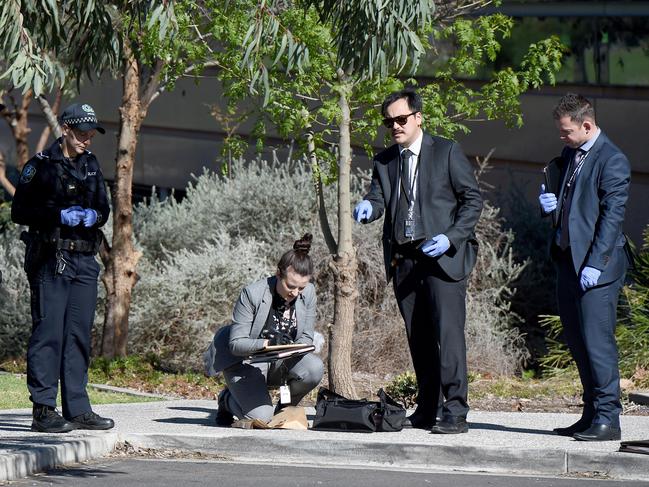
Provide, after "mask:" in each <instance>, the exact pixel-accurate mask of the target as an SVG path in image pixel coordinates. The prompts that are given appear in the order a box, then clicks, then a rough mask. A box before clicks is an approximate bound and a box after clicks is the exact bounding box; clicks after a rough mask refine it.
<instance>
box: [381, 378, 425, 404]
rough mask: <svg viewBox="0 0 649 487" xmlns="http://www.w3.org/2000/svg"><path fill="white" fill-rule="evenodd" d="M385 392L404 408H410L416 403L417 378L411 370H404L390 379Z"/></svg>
mask: <svg viewBox="0 0 649 487" xmlns="http://www.w3.org/2000/svg"><path fill="white" fill-rule="evenodd" d="M385 392H387V393H388V394H389V395H390V396H391V397H392V399H394V400H395V401H398V402H400V403H401V404H402V405H403V407H404V408H406V409H411V408H413V407H415V404H417V392H418V388H417V378H416V377H415V374H414V373H413V372H404V373H403V374H400V375H397V376H396V377H395V378H394V379H392V380H391V381H390V382H389V383H388V385H387V386H385Z"/></svg>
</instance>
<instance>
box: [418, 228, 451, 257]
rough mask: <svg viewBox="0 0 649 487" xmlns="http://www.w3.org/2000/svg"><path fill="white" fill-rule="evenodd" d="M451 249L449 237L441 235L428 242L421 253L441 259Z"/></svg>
mask: <svg viewBox="0 0 649 487" xmlns="http://www.w3.org/2000/svg"><path fill="white" fill-rule="evenodd" d="M450 247H451V242H449V240H448V237H447V236H446V235H444V234H443V233H440V234H439V235H437V236H436V237H433V238H431V239H430V240H426V241H425V242H424V243H423V244H422V246H421V251H422V252H423V253H424V254H426V255H427V256H429V257H439V256H440V255H442V254H443V253H444V252H446V251H447V250H448V249H449V248H450Z"/></svg>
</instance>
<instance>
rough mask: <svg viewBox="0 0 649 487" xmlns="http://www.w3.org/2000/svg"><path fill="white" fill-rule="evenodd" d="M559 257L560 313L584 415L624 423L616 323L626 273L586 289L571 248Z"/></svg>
mask: <svg viewBox="0 0 649 487" xmlns="http://www.w3.org/2000/svg"><path fill="white" fill-rule="evenodd" d="M618 250H619V251H620V252H622V251H623V250H622V249H621V248H620V249H618ZM555 256H556V263H557V302H558V305H559V316H560V317H561V323H562V325H563V331H564V334H565V338H566V342H567V343H568V348H569V349H570V352H571V353H572V357H573V358H574V360H575V362H576V363H577V369H578V370H579V377H580V379H581V384H582V387H583V389H584V392H583V401H584V409H583V413H582V417H583V418H584V419H585V420H588V421H591V423H595V424H607V425H611V426H613V427H619V426H620V418H619V416H620V413H621V412H622V405H621V403H620V371H619V367H618V352H617V344H616V342H615V325H616V309H617V303H618V299H619V296H620V290H621V289H622V285H623V283H624V274H622V275H621V276H620V277H619V278H618V279H616V280H615V281H613V282H610V283H605V284H603V285H599V286H595V287H592V288H590V289H587V290H586V291H585V292H584V291H582V289H581V287H580V285H579V276H578V275H577V273H576V272H575V269H574V266H573V263H572V257H571V254H570V248H568V249H567V250H566V251H565V252H561V251H558V252H556V253H555ZM621 258H622V257H621Z"/></svg>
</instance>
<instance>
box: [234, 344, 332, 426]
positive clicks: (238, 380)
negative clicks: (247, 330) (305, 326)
mask: <svg viewBox="0 0 649 487" xmlns="http://www.w3.org/2000/svg"><path fill="white" fill-rule="evenodd" d="M323 373H324V366H323V364H322V360H321V359H320V357H318V356H317V355H315V354H313V353H308V354H306V355H303V356H301V357H295V358H292V359H286V360H277V361H275V362H271V363H269V362H259V363H254V364H245V363H238V364H235V365H233V366H231V367H228V368H227V369H225V370H224V371H223V377H224V378H225V384H226V386H227V387H228V392H227V393H226V395H225V405H226V408H227V409H228V411H230V412H231V413H232V414H234V415H235V416H236V417H237V418H239V419H259V420H261V421H264V422H265V423H268V422H269V421H270V420H271V419H272V417H273V412H274V409H273V401H272V399H271V397H270V394H269V393H268V387H269V386H270V387H278V386H280V385H282V381H283V380H286V384H287V385H288V387H289V390H290V391H291V406H297V404H298V403H299V402H300V400H301V399H302V398H303V397H304V396H306V395H307V394H308V393H309V392H310V391H312V390H313V389H315V388H316V387H317V386H318V385H319V384H320V381H321V380H322V375H323Z"/></svg>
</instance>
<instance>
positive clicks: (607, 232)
mask: <svg viewBox="0 0 649 487" xmlns="http://www.w3.org/2000/svg"><path fill="white" fill-rule="evenodd" d="M574 155H575V149H571V148H569V147H565V148H564V149H563V152H562V153H561V156H562V158H563V160H564V168H563V177H562V180H563V181H564V184H562V186H561V191H560V192H559V195H558V202H559V206H558V207H557V212H558V213H559V214H561V204H562V202H563V192H564V190H565V178H566V177H568V175H567V168H568V165H569V164H568V162H569V161H570V160H572V158H574ZM630 181H631V166H630V164H629V161H628V159H627V158H626V156H625V155H624V154H623V153H622V151H621V150H620V149H619V148H618V147H617V146H616V145H615V144H613V142H611V140H610V139H609V138H608V137H607V136H606V135H605V134H604V132H600V134H599V137H597V140H596V141H595V144H594V145H593V147H592V148H591V149H590V151H589V153H588V155H587V156H586V159H585V160H584V164H583V166H582V168H581V171H580V172H579V174H578V175H577V179H576V181H575V190H574V191H575V192H574V194H573V196H572V203H571V205H570V214H569V217H568V225H569V231H570V249H571V252H572V262H573V265H574V268H575V272H576V273H579V272H580V271H581V269H582V268H583V267H585V266H589V267H594V268H596V269H599V270H601V271H602V274H601V276H600V278H599V280H598V284H606V283H609V282H613V281H615V280H616V279H618V278H619V277H620V276H621V275H622V274H623V273H624V272H625V270H626V268H627V264H628V260H627V256H626V254H625V252H623V247H624V245H625V243H626V238H625V237H624V234H623V233H622V224H623V223H624V212H625V210H626V201H627V199H628V196H629V184H630Z"/></svg>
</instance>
